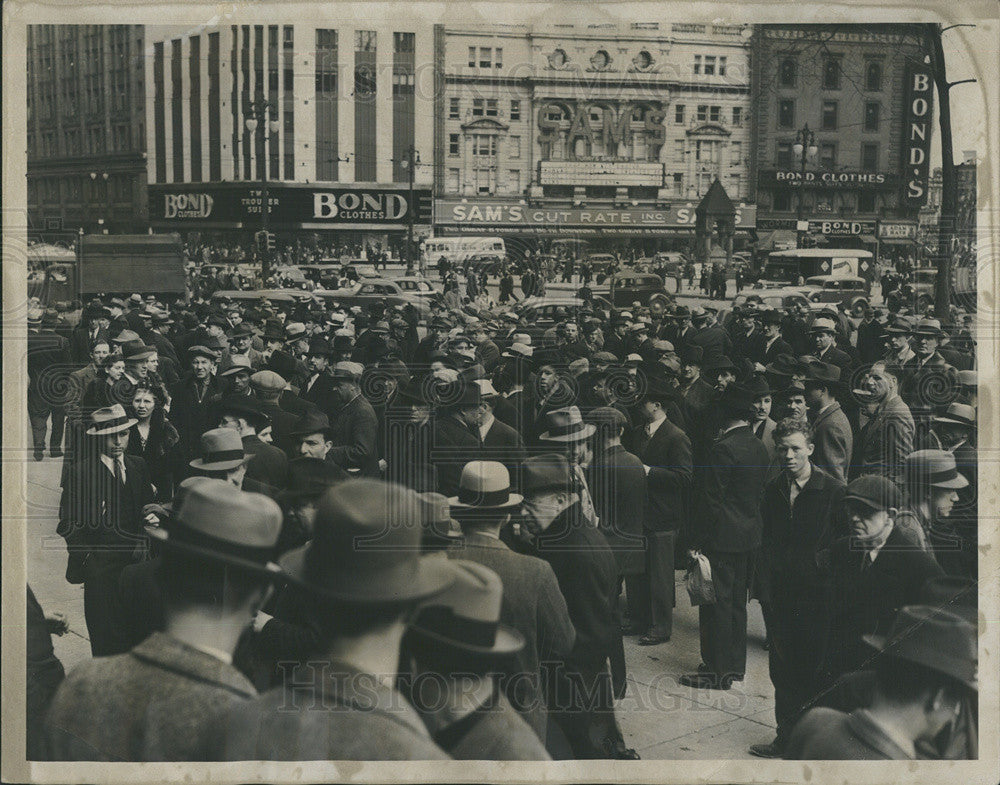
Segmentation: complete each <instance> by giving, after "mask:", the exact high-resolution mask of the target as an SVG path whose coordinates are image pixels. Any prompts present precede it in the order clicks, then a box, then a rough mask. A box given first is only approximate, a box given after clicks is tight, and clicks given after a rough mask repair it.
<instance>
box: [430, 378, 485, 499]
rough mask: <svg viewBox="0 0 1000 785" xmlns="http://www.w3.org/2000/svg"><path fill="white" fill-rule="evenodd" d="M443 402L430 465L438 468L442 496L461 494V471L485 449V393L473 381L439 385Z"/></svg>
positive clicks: (436, 421) (437, 416)
mask: <svg viewBox="0 0 1000 785" xmlns="http://www.w3.org/2000/svg"><path fill="white" fill-rule="evenodd" d="M437 389H438V390H439V391H440V402H439V406H438V408H437V411H436V414H435V415H434V417H433V418H432V422H431V453H430V460H431V463H433V464H434V466H435V467H436V468H437V480H438V487H437V490H438V492H439V493H442V494H444V495H445V496H456V495H457V494H458V488H459V480H460V479H461V475H462V468H463V467H464V466H465V464H466V463H468V462H469V460H470V459H472V460H474V459H476V458H478V457H479V455H480V450H481V447H482V440H481V434H480V432H479V413H480V405H481V403H482V393H481V388H480V387H479V385H477V384H475V383H473V382H467V381H456V382H452V383H446V384H443V385H440V386H439V387H438V388H437Z"/></svg>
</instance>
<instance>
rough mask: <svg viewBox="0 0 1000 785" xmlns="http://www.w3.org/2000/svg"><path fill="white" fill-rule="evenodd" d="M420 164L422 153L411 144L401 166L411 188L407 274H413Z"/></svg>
mask: <svg viewBox="0 0 1000 785" xmlns="http://www.w3.org/2000/svg"><path fill="white" fill-rule="evenodd" d="M419 163H420V153H418V152H417V150H416V148H415V147H414V146H413V145H412V144H411V145H410V146H409V147H407V148H406V157H405V158H403V160H402V161H400V166H402V167H403V168H404V169H406V170H407V171H408V174H409V177H408V178H407V179H408V182H409V186H410V192H409V201H408V202H407V208H406V274H407V275H412V274H413V220H414V213H415V212H416V209H415V207H416V206H415V205H414V204H413V177H414V174H415V172H416V169H417V164H419Z"/></svg>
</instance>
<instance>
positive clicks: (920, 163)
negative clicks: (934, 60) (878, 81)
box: [903, 63, 934, 207]
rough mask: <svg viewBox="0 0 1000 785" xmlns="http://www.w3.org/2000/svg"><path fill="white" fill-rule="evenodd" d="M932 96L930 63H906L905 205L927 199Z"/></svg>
mask: <svg viewBox="0 0 1000 785" xmlns="http://www.w3.org/2000/svg"><path fill="white" fill-rule="evenodd" d="M933 99H934V80H933V79H932V78H931V70H930V66H927V65H924V64H922V63H911V64H910V65H908V66H907V68H906V104H905V110H906V113H905V115H904V118H903V133H904V138H903V171H904V173H905V177H906V188H905V189H904V190H903V199H904V201H905V202H906V205H907V206H908V207H923V206H924V204H925V203H926V202H927V190H928V179H927V175H928V171H929V169H930V146H931V120H932V117H931V114H932V112H931V108H932V102H933Z"/></svg>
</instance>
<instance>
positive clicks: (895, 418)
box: [851, 361, 915, 482]
mask: <svg viewBox="0 0 1000 785" xmlns="http://www.w3.org/2000/svg"><path fill="white" fill-rule="evenodd" d="M902 375H903V374H902V371H901V369H900V368H899V366H896V365H889V364H887V363H885V362H881V361H880V362H877V363H874V364H873V365H872V367H871V369H870V370H869V371H868V374H867V375H866V377H865V382H864V388H865V389H866V390H867V391H868V392H869V393H870V395H871V398H872V400H871V407H872V411H871V414H870V415H869V417H868V422H866V423H865V425H864V427H863V428H862V429H861V433H860V435H859V436H858V441H857V444H856V445H855V446H854V448H853V450H852V464H853V465H852V472H851V476H852V477H858V476H860V475H862V474H883V475H885V476H886V477H888V478H889V479H890V480H893V481H894V482H902V480H903V464H904V462H905V461H906V456H907V455H909V454H910V453H911V452H912V451H913V443H914V432H915V427H914V423H913V415H912V414H910V408H909V407H908V406H907V405H906V404H905V403H904V402H903V399H902V398H901V397H900V395H899V388H900V380H901V378H902Z"/></svg>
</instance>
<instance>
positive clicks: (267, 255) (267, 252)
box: [246, 101, 278, 286]
mask: <svg viewBox="0 0 1000 785" xmlns="http://www.w3.org/2000/svg"><path fill="white" fill-rule="evenodd" d="M270 110H271V105H270V104H269V103H268V102H267V101H254V102H253V103H251V104H250V114H249V116H248V117H247V119H246V129H247V130H248V131H249V132H250V134H251V136H253V139H254V150H255V151H256V150H257V129H258V128H260V143H261V144H260V157H259V158H258V159H257V160H258V161H259V162H260V166H259V168H260V171H261V173H262V176H261V188H260V190H261V205H260V231H261V235H262V236H263V238H264V242H263V243H262V244H261V246H262V247H259V250H260V278H261V284H262V285H263V286H266V285H267V279H268V278H269V277H270V275H271V246H272V243H271V234H270V233H269V232H268V230H267V219H268V214H269V213H270V212H271V200H270V195H269V193H268V182H267V168H268V164H269V163H270V160H271V159H270V156H269V155H268V152H267V140H268V138H269V135H268V132H270V133H272V134H274V133H277V132H278V121H277V120H272V119H270V115H271V111H270Z"/></svg>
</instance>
